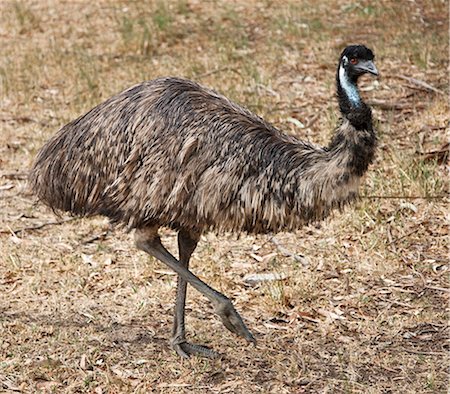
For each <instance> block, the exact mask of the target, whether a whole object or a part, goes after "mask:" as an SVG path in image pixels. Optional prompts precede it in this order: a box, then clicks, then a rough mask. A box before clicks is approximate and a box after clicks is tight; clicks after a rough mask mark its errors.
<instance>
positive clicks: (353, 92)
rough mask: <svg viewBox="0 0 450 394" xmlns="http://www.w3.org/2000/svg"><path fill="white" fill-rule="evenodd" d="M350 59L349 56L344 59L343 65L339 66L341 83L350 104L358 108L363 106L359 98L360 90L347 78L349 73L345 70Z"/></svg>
mask: <svg viewBox="0 0 450 394" xmlns="http://www.w3.org/2000/svg"><path fill="white" fill-rule="evenodd" d="M347 62H348V59H347V56H344V57H343V58H342V63H341V65H340V66H339V82H340V84H341V87H342V89H344V92H345V94H346V95H347V97H348V99H349V100H350V102H351V103H352V104H353V105H354V106H355V107H358V106H359V105H360V104H361V98H360V97H359V92H358V88H357V87H356V85H355V84H354V83H352V82H350V80H349V79H348V77H347V73H346V71H345V68H344V65H343V63H344V64H347Z"/></svg>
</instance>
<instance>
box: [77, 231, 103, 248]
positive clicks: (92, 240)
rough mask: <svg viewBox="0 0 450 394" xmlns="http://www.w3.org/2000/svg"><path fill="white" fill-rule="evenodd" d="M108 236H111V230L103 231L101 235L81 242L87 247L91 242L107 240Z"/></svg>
mask: <svg viewBox="0 0 450 394" xmlns="http://www.w3.org/2000/svg"><path fill="white" fill-rule="evenodd" d="M108 234H109V230H106V231H103V232H102V233H100V234H96V235H93V236H92V237H89V238H87V239H85V240H83V241H81V244H83V245H86V244H89V243H91V242H94V241H97V240H99V239H105V238H106V236H107V235H108Z"/></svg>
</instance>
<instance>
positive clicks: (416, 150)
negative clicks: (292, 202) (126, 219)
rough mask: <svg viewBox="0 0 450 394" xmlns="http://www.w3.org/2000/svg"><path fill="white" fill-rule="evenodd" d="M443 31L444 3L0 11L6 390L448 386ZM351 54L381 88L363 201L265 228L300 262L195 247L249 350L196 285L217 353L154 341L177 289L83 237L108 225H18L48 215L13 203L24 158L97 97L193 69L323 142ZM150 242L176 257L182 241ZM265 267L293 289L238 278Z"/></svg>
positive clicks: (156, 4) (259, 247)
mask: <svg viewBox="0 0 450 394" xmlns="http://www.w3.org/2000/svg"><path fill="white" fill-rule="evenodd" d="M447 26H448V3H447V2H446V1H437V0H434V1H424V0H423V1H402V2H400V1H395V0H392V1H388V0H386V1H373V2H370V1H357V2H353V3H349V2H347V1H337V0H335V1H321V2H316V1H313V0H302V1H301V0H297V1H295V0H291V1H283V2H281V1H280V2H278V1H270V0H261V1H258V2H256V1H249V0H246V1H228V2H222V1H199V0H172V1H151V2H140V1H137V2H125V1H122V2H119V1H116V2H112V1H111V2H106V1H104V2H94V1H90V2H88V1H59V2H58V1H54V0H49V1H40V0H34V1H6V0H5V1H3V2H1V4H0V39H1V44H0V45H1V53H2V55H1V57H0V81H1V85H0V86H1V97H0V100H1V101H0V103H1V105H0V125H1V133H0V170H1V171H0V217H1V227H0V231H1V233H0V241H1V246H0V391H4V392H15V391H17V392H55V393H56V392H57V393H60V392H68V393H70V392H86V393H97V394H98V393H131V392H134V393H147V392H164V393H178V392H195V393H203V392H204V393H206V392H217V393H219V392H220V393H227V392H228V393H258V392H261V393H262V392H273V393H319V392H320V393H444V392H446V390H447V383H448V375H447V364H448V358H447V355H448V354H447V352H448V345H449V344H448V339H449V338H448V331H447V320H448V294H449V293H448V292H449V290H448V281H447V279H448V270H447V265H446V260H447V257H448V244H447V242H448V238H447V228H446V219H445V217H446V215H448V212H447V206H446V198H444V197H442V196H444V195H446V193H447V190H446V188H447V184H446V176H447V172H446V171H447V168H446V164H447V163H446V162H445V158H442V156H443V153H444V151H443V152H442V154H441V155H439V154H429V155H424V153H426V152H433V151H438V150H440V149H441V148H442V146H443V145H444V144H445V142H446V141H447V138H448V135H447V136H446V132H448V113H449V106H448V102H447V94H448V74H447V73H448V58H447V56H448V36H447ZM351 42H363V43H366V44H367V45H368V46H370V47H372V48H373V49H374V50H375V52H376V54H377V59H376V63H377V66H378V68H379V70H380V71H381V73H382V78H381V79H380V80H379V81H373V80H369V79H365V80H364V81H363V82H364V83H363V88H364V95H365V97H366V98H367V99H368V100H372V102H374V103H376V104H377V105H376V106H374V112H375V117H376V118H377V119H378V120H379V123H378V130H379V135H380V148H379V151H378V156H377V160H376V163H375V164H374V165H373V166H372V168H371V171H370V173H369V174H368V176H367V179H366V181H365V185H364V187H363V190H362V194H363V195H365V196H369V197H367V198H363V199H362V200H361V201H360V202H359V203H358V204H357V205H356V206H355V207H352V208H351V209H348V210H346V211H345V212H344V213H342V214H336V215H335V217H334V218H332V219H330V220H328V221H326V222H324V223H322V224H321V225H320V226H310V227H307V228H304V229H302V230H301V231H298V232H297V233H296V234H281V235H278V239H279V240H280V241H281V242H282V243H283V244H284V246H285V247H286V248H288V249H290V250H291V251H293V252H295V253H300V254H303V255H305V256H306V257H307V259H308V260H309V261H310V266H309V267H308V268H304V267H302V265H301V264H299V263H297V262H295V261H294V260H293V259H292V258H289V257H283V256H282V255H281V254H280V253H279V251H278V250H277V248H276V247H275V246H274V244H273V243H271V242H270V241H269V239H268V238H267V237H247V236H242V237H241V238H240V239H236V238H235V237H233V236H227V237H220V238H219V237H217V236H214V235H211V234H208V235H206V236H205V237H203V239H202V242H201V243H200V245H199V247H198V250H197V252H196V253H195V255H194V258H193V271H194V272H196V273H197V274H198V275H199V276H200V277H202V278H204V279H205V280H206V281H207V282H208V283H210V284H212V285H213V286H215V287H216V288H218V289H219V290H220V291H223V292H224V293H226V294H227V295H229V296H231V297H232V298H233V299H234V301H235V305H236V306H237V309H238V310H239V311H241V312H242V315H243V316H244V318H245V319H246V321H247V323H248V325H249V327H250V329H251V330H252V331H253V332H254V333H255V335H256V337H257V339H258V346H257V347H256V348H253V347H247V345H246V344H244V343H243V341H242V340H240V339H238V338H236V337H234V336H232V335H231V334H230V333H229V332H228V331H226V330H225V329H224V328H223V327H222V325H221V323H220V322H219V321H218V320H217V319H216V318H215V316H214V314H213V312H212V309H211V308H210V306H209V305H208V303H207V302H205V299H204V298H202V297H201V296H200V295H199V294H198V293H197V292H195V291H190V292H189V300H188V330H189V335H190V337H191V338H193V339H194V340H195V341H197V342H203V343H207V344H209V345H211V346H212V347H213V348H215V349H216V350H218V351H220V352H221V353H223V354H224V358H223V360H219V361H210V360H205V359H201V358H192V359H191V360H188V361H182V360H180V359H179V358H178V357H177V356H176V355H175V353H174V352H173V351H172V350H171V349H170V348H169V346H168V343H167V339H168V338H169V336H170V331H171V324H172V317H171V314H172V308H173V301H174V286H175V277H174V276H173V275H171V274H170V273H167V272H166V271H165V267H163V266H162V265H160V264H159V263H158V262H156V261H154V260H152V259H150V258H149V257H147V256H146V255H144V254H143V253H141V252H137V251H136V249H135V248H134V247H133V243H132V240H131V237H130V235H128V234H124V233H122V232H120V231H117V230H116V231H114V232H109V233H108V234H107V235H106V237H100V238H99V239H97V240H93V241H92V242H88V243H85V241H86V240H87V241H89V240H90V239H92V237H94V236H95V235H99V234H102V233H103V232H104V231H105V230H107V229H108V226H107V223H106V221H105V220H104V219H102V218H93V219H75V220H72V221H67V222H64V223H63V224H61V225H48V226H45V227H41V228H32V227H33V226H36V225H38V224H42V223H46V222H51V221H54V220H55V217H54V216H53V214H52V213H51V212H49V211H48V210H46V209H45V208H44V207H43V206H41V205H39V204H37V205H36V204H35V205H33V201H34V199H33V197H32V196H31V195H30V194H29V193H28V192H27V189H26V181H25V174H26V172H27V169H28V168H29V166H30V164H31V162H32V160H33V157H34V156H35V154H36V152H37V150H38V149H39V147H40V146H42V145H43V143H44V142H45V141H46V140H47V139H48V138H49V137H50V136H51V135H52V134H53V133H55V132H56V130H57V129H58V128H59V127H60V126H62V125H63V124H64V123H66V122H67V121H69V120H71V119H73V118H75V117H76V116H78V115H80V114H82V113H84V112H85V111H87V110H88V109H90V108H91V107H92V106H93V105H95V104H96V103H99V102H101V101H102V100H104V99H106V98H107V97H108V96H110V95H112V94H114V93H116V92H118V91H120V90H121V89H123V88H125V87H128V86H129V85H131V84H134V83H137V82H140V81H141V80H146V79H151V78H154V77H156V76H159V75H178V76H185V77H189V78H193V79H195V80H198V81H201V82H202V83H204V84H206V85H208V86H211V87H214V88H216V89H217V90H219V91H221V92H223V93H224V94H226V95H227V96H229V97H231V98H233V99H234V100H236V101H238V102H240V103H243V104H245V105H247V106H248V107H250V108H251V109H253V110H254V111H256V112H257V113H258V114H260V115H262V116H264V117H265V118H267V119H268V120H270V121H272V122H273V123H274V124H276V125H277V126H278V127H280V128H282V129H284V130H286V131H287V132H289V133H293V134H296V135H298V136H301V137H302V138H306V139H311V140H314V141H317V142H320V143H325V142H326V141H327V139H328V138H329V136H330V132H331V130H332V127H333V125H334V124H335V122H336V117H337V115H336V114H337V109H336V103H335V100H334V98H333V88H334V67H335V63H336V59H337V56H338V54H339V52H340V50H341V49H342V47H343V46H345V44H347V43H351ZM399 75H404V76H408V77H413V78H415V79H417V80H420V81H424V82H427V83H428V84H430V85H432V86H434V87H435V88H436V89H439V90H440V91H441V92H442V94H441V93H439V92H437V93H436V92H433V91H430V90H429V89H427V88H426V87H424V85H423V84H422V85H421V84H417V83H414V81H411V80H409V81H408V80H406V79H404V78H403V79H402V78H400V77H399ZM289 118H296V119H298V120H300V121H301V123H303V125H305V127H303V128H299V127H298V125H296V124H295V122H294V123H293V122H292V121H289ZM443 161H444V162H443ZM377 196H378V197H380V198H377ZM388 196H394V197H396V198H387V197H388ZM398 196H401V197H402V198H397V197H398ZM416 197H417V198H416ZM30 227H31V228H30ZM23 228H25V230H22V231H17V230H18V229H23ZM26 228H28V229H26ZM163 241H164V242H166V243H167V244H168V245H169V247H170V248H172V250H173V248H174V247H175V234H173V233H172V232H169V231H167V232H164V233H163ZM252 254H253V255H256V256H259V257H262V259H260V258H257V260H262V261H259V262H258V261H256V260H255V258H254V257H252V256H251V255H252ZM272 271H276V272H283V273H285V274H286V275H287V276H288V277H287V278H286V279H285V280H283V281H280V282H275V283H271V284H264V285H261V286H258V287H255V288H250V287H247V286H246V285H245V284H244V282H243V280H242V278H243V276H244V275H245V274H247V273H252V272H272Z"/></svg>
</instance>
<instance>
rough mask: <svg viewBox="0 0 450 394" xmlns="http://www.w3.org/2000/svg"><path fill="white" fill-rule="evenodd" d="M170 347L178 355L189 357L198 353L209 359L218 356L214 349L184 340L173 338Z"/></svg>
mask: <svg viewBox="0 0 450 394" xmlns="http://www.w3.org/2000/svg"><path fill="white" fill-rule="evenodd" d="M172 347H173V349H174V350H175V351H176V352H177V354H178V355H179V356H180V357H183V358H186V359H187V358H189V357H191V356H193V355H199V356H203V357H208V358H211V359H217V358H219V357H220V354H219V353H217V352H215V351H214V350H212V349H210V348H208V347H206V346H203V345H196V344H193V343H189V342H186V341H185V340H181V341H180V340H173V341H172Z"/></svg>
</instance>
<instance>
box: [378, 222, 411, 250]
mask: <svg viewBox="0 0 450 394" xmlns="http://www.w3.org/2000/svg"><path fill="white" fill-rule="evenodd" d="M416 227H417V226H414V230H412V231H410V232H409V233H406V234H405V235H402V236H401V237H398V238H395V239H394V240H392V241H391V242H388V243H387V244H386V247H388V246H391V245H393V244H396V243H397V242H399V241H401V240H402V239H404V238H407V237H409V236H410V235H413V234H415V233H417V228H416Z"/></svg>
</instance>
